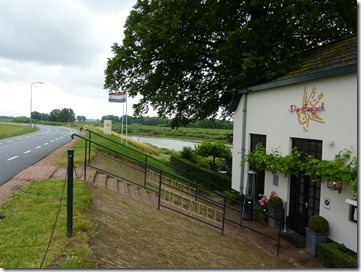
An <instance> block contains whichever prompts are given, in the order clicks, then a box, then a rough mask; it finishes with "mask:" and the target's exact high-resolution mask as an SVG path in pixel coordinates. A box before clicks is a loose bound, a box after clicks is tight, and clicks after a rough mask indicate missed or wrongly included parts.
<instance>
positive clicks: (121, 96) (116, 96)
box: [109, 91, 127, 103]
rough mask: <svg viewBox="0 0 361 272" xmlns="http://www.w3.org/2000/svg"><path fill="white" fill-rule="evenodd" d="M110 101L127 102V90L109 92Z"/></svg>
mask: <svg viewBox="0 0 361 272" xmlns="http://www.w3.org/2000/svg"><path fill="white" fill-rule="evenodd" d="M109 102H115V103H124V102H127V92H126V91H124V92H117V93H109Z"/></svg>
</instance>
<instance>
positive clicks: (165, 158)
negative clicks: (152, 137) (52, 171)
mask: <svg viewBox="0 0 361 272" xmlns="http://www.w3.org/2000/svg"><path fill="white" fill-rule="evenodd" d="M89 129H91V130H93V131H95V132H97V133H100V134H102V135H104V136H106V137H109V138H110V139H112V140H113V141H116V142H121V141H122V143H123V144H125V140H124V139H123V140H121V138H120V137H121V135H119V134H117V133H114V135H105V134H103V132H102V131H101V130H100V129H98V128H89ZM85 133H86V134H85V135H84V136H85V137H87V138H88V137H89V136H88V132H85ZM92 140H93V141H96V142H98V143H100V144H103V145H105V146H107V147H109V148H111V149H114V150H117V151H119V152H121V153H123V154H126V155H128V156H130V157H132V158H135V159H137V160H139V161H141V162H145V161H146V160H147V162H148V163H150V164H151V165H153V166H155V167H158V168H161V169H163V170H165V171H168V172H170V173H173V174H176V172H175V171H174V170H173V168H171V167H167V166H165V165H164V164H163V163H161V162H159V161H162V162H165V163H169V158H170V156H169V155H166V154H163V153H161V152H160V151H159V150H158V149H157V148H156V147H152V146H150V145H148V144H145V143H139V142H137V141H133V140H130V139H128V147H130V148H132V149H134V150H137V151H138V152H137V151H132V150H130V149H128V148H126V147H124V146H122V145H118V144H116V143H113V142H111V141H107V140H105V139H103V138H102V137H99V136H97V135H94V134H92ZM84 147H85V141H84V140H80V141H78V142H77V143H76V144H75V145H73V147H72V149H73V150H74V164H81V163H83V162H84V155H85V151H84ZM92 148H95V149H96V150H101V151H103V152H105V153H107V154H112V155H113V156H115V157H120V158H121V159H122V160H127V158H125V157H124V156H120V155H119V154H116V153H112V152H110V151H109V150H107V149H104V148H102V147H99V146H98V147H96V146H95V145H94V144H92ZM139 152H141V153H143V154H147V155H148V156H147V157H148V158H147V159H146V157H145V155H143V154H141V153H139ZM94 157H95V153H94V152H92V153H91V159H94ZM153 158H154V159H153ZM128 161H130V162H132V163H134V162H135V161H134V160H130V159H129V160H128ZM59 163H60V165H62V166H66V165H67V156H66V154H64V155H63V157H62V158H61V160H60V161H59ZM141 166H143V165H141Z"/></svg>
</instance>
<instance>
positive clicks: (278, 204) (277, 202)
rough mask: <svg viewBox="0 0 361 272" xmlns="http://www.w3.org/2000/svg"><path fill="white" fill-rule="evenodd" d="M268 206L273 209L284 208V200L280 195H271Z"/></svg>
mask: <svg viewBox="0 0 361 272" xmlns="http://www.w3.org/2000/svg"><path fill="white" fill-rule="evenodd" d="M267 208H268V209H271V210H282V209H283V201H282V199H281V198H280V197H279V196H276V195H271V197H270V198H269V199H268V202H267Z"/></svg>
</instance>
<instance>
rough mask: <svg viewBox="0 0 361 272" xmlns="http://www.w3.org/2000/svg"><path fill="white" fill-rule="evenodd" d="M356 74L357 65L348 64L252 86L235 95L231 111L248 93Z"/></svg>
mask: <svg viewBox="0 0 361 272" xmlns="http://www.w3.org/2000/svg"><path fill="white" fill-rule="evenodd" d="M354 72H357V63H353V64H348V65H344V66H341V67H336V68H332V69H327V70H322V71H317V72H313V73H309V74H303V75H298V76H295V77H291V78H287V79H281V80H278V81H272V82H267V83H263V84H259V85H255V86H251V87H249V88H247V89H241V90H239V91H236V92H235V93H234V94H233V97H232V101H231V105H230V107H229V111H230V112H234V111H235V110H236V109H237V107H238V103H239V101H240V99H241V97H242V95H243V94H245V93H248V92H256V91H263V90H268V89H273V88H277V87H283V86H287V85H292V84H297V83H302V82H307V81H311V80H316V79H323V78H329V77H335V76H340V75H345V74H350V73H354Z"/></svg>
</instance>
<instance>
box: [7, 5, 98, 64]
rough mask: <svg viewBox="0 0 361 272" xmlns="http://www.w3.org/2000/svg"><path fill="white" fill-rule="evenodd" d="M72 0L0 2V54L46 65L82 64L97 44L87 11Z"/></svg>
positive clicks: (95, 50) (87, 59)
mask: <svg viewBox="0 0 361 272" xmlns="http://www.w3.org/2000/svg"><path fill="white" fill-rule="evenodd" d="M76 3H77V2H76V1H64V0H61V1H47V0H38V1H35V0H32V1H21V0H11V1H10V0H8V1H6V0H5V1H0V33H1V35H2V38H1V43H0V57H1V58H7V59H13V60H21V61H29V62H37V63H42V64H47V65H55V64H60V65H75V66H78V65H84V64H86V63H87V62H88V61H89V59H90V57H91V56H92V55H94V54H97V52H98V50H99V49H100V45H99V44H98V43H97V40H96V39H95V38H94V37H95V36H94V35H93V34H92V29H91V27H92V23H91V21H89V20H88V18H89V16H88V15H89V14H88V13H89V11H88V10H87V9H83V8H82V7H81V6H79V5H77V4H76Z"/></svg>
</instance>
